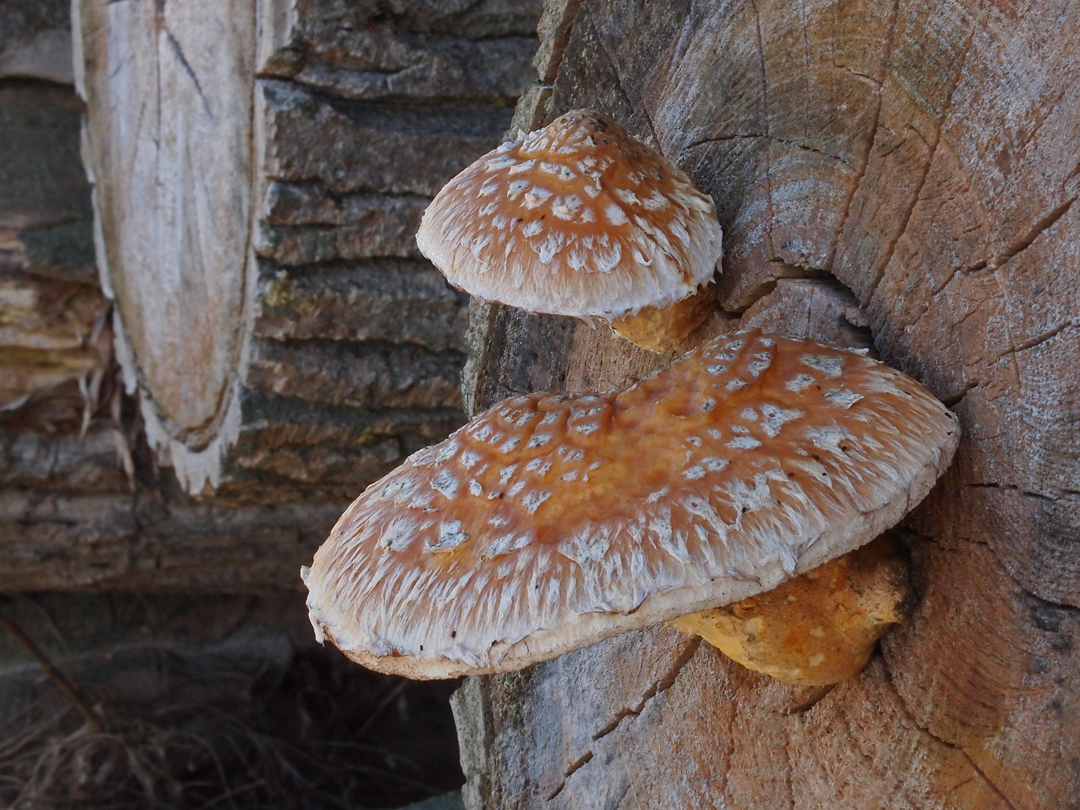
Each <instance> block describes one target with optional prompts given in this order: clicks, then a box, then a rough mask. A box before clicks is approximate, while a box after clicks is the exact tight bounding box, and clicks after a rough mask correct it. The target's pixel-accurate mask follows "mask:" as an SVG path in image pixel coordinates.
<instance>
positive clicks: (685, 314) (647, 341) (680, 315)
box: [611, 284, 716, 354]
mask: <svg viewBox="0 0 1080 810" xmlns="http://www.w3.org/2000/svg"><path fill="white" fill-rule="evenodd" d="M715 303H716V290H715V289H714V287H713V285H712V284H707V285H706V286H704V287H700V288H699V289H698V291H697V292H696V293H694V294H693V295H691V296H690V297H688V298H683V299H682V300H681V301H676V302H675V303H674V304H669V305H668V306H666V307H644V308H643V309H641V310H640V311H638V313H637V314H636V315H628V316H626V317H625V318H622V319H620V320H617V321H614V322H612V324H611V328H612V329H614V330H615V331H616V332H618V333H619V334H620V335H622V336H623V337H624V338H626V339H627V340H629V341H630V342H631V343H634V344H636V345H638V346H640V347H641V348H643V349H647V350H648V351H650V352H656V353H658V354H662V353H664V352H668V351H671V350H672V349H674V348H675V347H676V346H678V345H679V344H680V343H682V342H683V341H684V340H685V339H686V338H687V337H688V336H689V335H690V333H691V332H693V331H694V330H695V329H697V328H698V326H700V325H701V324H702V322H704V320H705V319H706V318H707V317H709V313H710V312H712V310H713V307H714V305H715Z"/></svg>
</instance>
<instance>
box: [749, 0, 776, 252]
mask: <svg viewBox="0 0 1080 810" xmlns="http://www.w3.org/2000/svg"><path fill="white" fill-rule="evenodd" d="M750 8H751V9H753V12H754V33H755V36H756V38H757V41H756V44H757V52H758V64H759V65H760V67H761V120H762V121H764V122H765V135H766V136H768V135H770V134H771V133H772V126H771V125H770V123H769V74H768V72H767V71H766V69H765V41H764V39H763V38H762V36H761V12H760V11H759V10H758V7H757V0H750ZM764 157H765V212H766V213H765V238H766V242H767V244H768V246H769V256H772V255H774V253H775V250H774V249H773V233H772V231H773V222H774V220H775V219H776V212H775V210H774V209H773V191H772V161H771V158H770V155H769V150H768V149H766V150H765V156H764Z"/></svg>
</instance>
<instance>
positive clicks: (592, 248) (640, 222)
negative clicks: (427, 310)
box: [416, 110, 722, 352]
mask: <svg viewBox="0 0 1080 810" xmlns="http://www.w3.org/2000/svg"><path fill="white" fill-rule="evenodd" d="M721 239H722V232H721V228H720V224H719V223H718V222H717V220H716V209H715V208H714V206H713V201H712V198H711V197H709V196H707V195H705V194H702V193H701V192H700V191H698V190H697V189H695V188H694V187H693V185H692V184H691V183H690V179H689V178H688V177H687V176H686V173H685V172H683V171H682V170H681V169H680V168H678V167H677V166H676V165H675V164H674V163H672V162H671V161H670V160H668V159H667V158H665V157H664V156H663V155H661V154H660V153H659V152H657V151H656V150H655V149H652V148H650V147H649V146H647V145H645V144H643V143H641V142H640V141H638V140H636V139H635V138H633V137H631V136H630V135H629V134H628V133H627V132H626V130H625V129H623V128H622V127H620V126H619V125H618V124H616V123H615V122H614V121H612V120H611V119H610V118H608V117H607V116H604V115H601V114H600V113H596V112H592V111H590V110H574V111H572V112H568V113H566V114H565V115H563V116H561V117H559V118H557V119H555V121H553V122H552V123H551V124H549V125H548V126H547V127H545V128H544V129H542V130H537V131H536V132H532V133H530V134H529V135H527V136H525V137H524V138H523V139H520V140H516V141H511V142H507V143H504V144H503V145H502V146H500V147H499V148H498V149H496V150H494V151H492V152H489V153H488V154H486V155H484V156H483V157H481V158H480V159H479V160H477V161H476V162H475V163H473V164H472V165H471V166H469V167H467V168H466V169H465V170H464V171H462V172H461V173H460V174H458V175H457V176H456V177H455V178H454V179H452V180H451V181H450V182H449V183H447V184H446V186H445V187H444V188H443V189H442V190H441V191H440V192H439V193H438V194H437V195H436V197H435V199H434V200H433V201H432V203H431V205H430V206H428V209H427V211H425V212H424V217H423V220H422V221H421V223H420V230H419V231H418V232H417V234H416V242H417V244H418V245H419V247H420V250H421V251H422V252H423V253H424V255H425V256H427V257H428V258H429V259H431V261H432V262H433V263H434V264H435V266H436V267H438V268H439V270H441V271H442V273H443V275H445V276H446V278H447V279H448V280H449V281H450V283H451V284H453V285H454V286H456V287H459V288H460V289H463V290H465V291H466V292H467V293H469V294H470V295H473V296H475V297H477V298H480V299H483V300H487V301H499V302H501V303H504V304H509V305H511V306H515V307H519V308H520V309H524V310H528V311H530V312H540V313H546V314H551V315H567V316H572V317H575V318H582V319H586V320H590V319H591V318H593V317H602V318H606V319H608V320H609V321H612V325H613V327H614V329H615V330H616V331H617V332H619V333H620V334H622V335H623V336H624V337H626V338H627V339H628V340H631V341H633V342H634V343H636V344H637V345H639V346H641V347H642V348H645V349H648V350H650V351H655V352H664V351H668V350H669V349H672V348H674V347H675V346H676V345H678V344H679V343H680V342H681V341H682V340H683V339H684V338H685V337H686V336H687V335H689V334H690V333H691V332H693V331H694V329H696V328H697V327H698V325H699V324H701V322H702V321H704V320H705V318H706V317H707V316H708V314H709V312H710V311H711V310H712V308H713V302H714V297H715V296H714V292H713V290H712V289H711V288H710V287H709V284H710V282H711V281H712V278H713V275H714V273H715V272H716V270H717V268H718V266H719V261H720V254H721Z"/></svg>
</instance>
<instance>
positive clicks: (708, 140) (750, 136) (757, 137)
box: [683, 133, 856, 171]
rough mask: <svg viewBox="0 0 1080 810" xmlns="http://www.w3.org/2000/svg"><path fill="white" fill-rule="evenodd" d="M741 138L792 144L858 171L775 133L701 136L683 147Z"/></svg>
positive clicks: (838, 157)
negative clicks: (778, 136)
mask: <svg viewBox="0 0 1080 810" xmlns="http://www.w3.org/2000/svg"><path fill="white" fill-rule="evenodd" d="M740 140H748V141H749V140H762V141H767V142H769V143H781V144H784V145H785V146H792V147H794V148H796V149H798V150H800V151H803V152H811V153H813V154H815V155H820V156H821V157H823V158H827V159H829V160H835V161H836V162H837V163H840V164H841V165H843V166H846V167H847V168H849V169H851V170H852V171H856V169H855V167H854V166H852V165H851V164H850V163H848V162H847V161H846V160H844V159H843V158H842V157H840V156H839V155H831V154H829V153H828V152H822V151H821V150H820V149H815V148H814V147H812V146H807V145H806V144H802V143H798V142H797V141H792V140H788V139H786V138H777V137H776V136H775V135H762V134H760V133H750V134H740V135H721V136H718V137H715V138H701V139H700V140H696V141H694V142H692V143H690V144H688V145H687V146H685V147H684V148H683V152H684V153H685V152H689V151H690V150H691V149H696V148H697V147H699V146H705V145H707V144H711V143H724V142H726V141H740Z"/></svg>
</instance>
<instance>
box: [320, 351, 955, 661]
mask: <svg viewBox="0 0 1080 810" xmlns="http://www.w3.org/2000/svg"><path fill="white" fill-rule="evenodd" d="M958 433H959V431H958V428H957V425H956V420H955V417H954V416H953V415H952V414H951V413H950V412H949V411H948V410H946V409H945V407H944V406H942V405H941V403H939V402H938V401H937V400H936V399H934V397H933V396H931V395H930V394H929V393H928V392H927V391H926V390H925V389H924V388H922V387H921V386H920V385H919V384H918V383H916V382H915V381H914V380H912V379H910V378H908V377H906V376H904V375H903V374H901V373H900V372H898V371H895V370H893V369H891V368H889V367H887V366H885V365H883V364H881V363H878V362H875V361H873V360H870V359H868V358H866V357H863V356H862V355H859V354H855V353H852V352H848V351H844V350H840V349H835V348H831V347H827V346H823V345H821V344H818V343H813V342H811V341H800V340H789V339H786V338H781V337H775V336H769V335H763V334H761V333H760V332H748V333H741V334H735V335H728V336H725V337H722V338H719V339H717V340H714V341H712V342H710V343H707V344H705V345H704V346H702V347H701V348H699V349H698V350H696V351H694V352H692V353H690V354H688V355H687V356H686V357H684V358H683V359H682V360H680V361H679V362H677V363H675V364H674V365H672V366H670V367H669V368H667V369H665V370H663V371H661V372H659V373H657V374H655V375H654V376H652V377H649V378H647V379H645V380H643V381H641V382H640V383H637V384H636V385H633V386H631V387H630V388H628V389H626V390H624V391H613V392H610V393H607V394H603V395H581V394H562V395H554V394H533V395H529V396H522V397H515V398H513V399H509V400H506V401H505V402H503V403H501V404H499V405H497V406H495V407H494V408H492V409H490V410H488V411H486V412H485V413H483V414H481V415H480V416H479V417H477V418H476V419H474V420H473V421H472V422H470V423H469V424H468V425H466V426H465V427H463V428H462V429H461V430H459V431H457V432H456V433H454V434H453V435H452V436H451V437H450V438H448V439H447V440H446V441H444V442H442V443H440V444H438V445H435V446H434V447H430V448H427V449H426V450H422V451H420V452H418V453H415V454H414V455H413V456H411V457H410V458H409V459H408V460H407V461H406V462H405V464H403V465H402V466H401V467H399V468H398V469H397V470H395V471H394V472H392V473H390V474H389V475H388V476H386V477H385V478H383V479H382V480H381V481H378V482H376V483H375V484H373V485H372V486H371V487H369V488H368V490H367V491H366V492H365V493H364V494H363V495H361V496H360V497H359V498H357V499H356V501H355V502H354V503H353V504H352V505H351V506H350V507H349V509H348V510H347V511H346V512H345V514H344V515H342V517H341V519H340V520H339V521H338V523H337V525H336V526H335V527H334V530H333V532H332V533H331V535H330V538H329V539H328V540H327V541H326V543H324V544H323V546H322V548H320V549H319V551H318V552H317V553H316V555H315V561H314V563H313V564H312V567H311V569H310V570H306V571H305V572H304V578H305V581H306V583H307V586H308V589H309V596H308V607H309V609H310V616H311V621H312V624H313V625H314V627H315V630H316V635H317V636H319V638H320V639H321V638H324V637H325V638H329V639H330V640H331V641H333V642H334V643H335V644H336V645H337V646H338V647H340V648H341V649H342V650H343V651H344V652H345V653H346V654H347V655H348V656H349V657H351V658H352V659H354V660H355V661H358V662H359V663H361V664H363V665H365V666H368V667H370V668H372V669H377V670H380V671H383V672H389V673H394V674H399V675H405V676H408V677H412V678H449V677H456V676H459V675H469V674H479V673H490V672H502V671H507V670H512V669H518V668H521V667H524V666H527V665H528V664H531V663H534V662H536V661H540V660H544V659H546V658H551V657H554V656H556V655H560V654H562V653H565V652H569V651H570V650H574V649H577V648H579V647H583V646H586V645H588V644H592V643H594V642H596V641H599V640H601V639H603V638H607V637H608V636H613V635H615V634H617V633H621V632H625V631H627V630H634V629H638V628H641V627H646V626H648V625H651V624H655V623H657V622H661V621H666V620H669V619H673V618H675V617H676V616H680V615H683V614H687V613H693V612H696V611H700V610H704V609H707V608H712V607H716V606H720V605H725V604H730V603H731V602H735V601H738V600H740V599H745V598H746V597H748V596H752V595H753V594H756V593H760V592H762V591H767V590H770V589H772V588H774V587H775V586H776V585H777V584H778V583H780V582H781V581H783V580H785V579H789V578H791V577H793V576H795V575H797V574H800V573H802V572H804V571H808V570H810V569H813V568H815V567H816V566H818V565H820V564H822V563H823V562H825V561H827V560H830V559H832V558H834V557H837V556H839V555H841V554H844V553H846V552H847V551H850V550H851V549H853V548H856V547H857V546H859V545H862V544H863V543H865V542H867V541H869V540H870V539H872V538H873V537H875V536H876V535H878V534H879V533H880V532H881V531H883V530H884V529H885V528H887V527H888V526H891V525H893V524H894V523H896V522H897V521H898V520H899V519H900V518H901V517H902V516H903V515H904V513H906V512H907V511H908V510H909V509H910V508H911V507H913V506H914V505H915V504H916V503H918V502H919V501H920V500H921V499H922V498H923V497H924V496H925V495H926V493H927V492H928V491H929V490H930V488H931V487H932V486H933V484H934V481H935V480H936V479H937V477H938V476H939V475H940V474H941V472H942V471H943V470H944V469H945V467H946V466H947V465H948V463H949V460H950V459H951V458H952V455H953V452H954V450H955V448H956V444H957V440H958Z"/></svg>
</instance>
